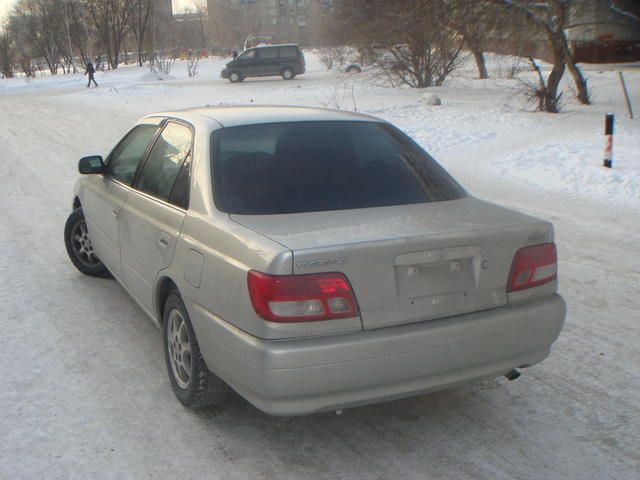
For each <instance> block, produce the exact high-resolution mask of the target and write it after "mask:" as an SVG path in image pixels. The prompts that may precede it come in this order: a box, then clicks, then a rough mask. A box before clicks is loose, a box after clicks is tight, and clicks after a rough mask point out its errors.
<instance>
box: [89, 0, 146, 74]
mask: <svg viewBox="0 0 640 480" xmlns="http://www.w3.org/2000/svg"><path fill="white" fill-rule="evenodd" d="M84 4H85V6H86V8H87V11H88V12H89V14H90V16H91V19H92V21H93V24H94V25H95V28H96V31H97V33H98V36H99V39H100V41H101V43H102V44H103V46H104V48H105V50H106V53H107V60H108V61H109V66H110V67H111V68H118V65H119V63H120V52H121V51H122V46H123V42H124V39H125V37H126V35H127V32H128V30H129V27H130V19H131V17H132V15H133V11H134V0H84Z"/></svg>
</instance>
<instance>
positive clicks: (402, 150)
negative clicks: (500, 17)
mask: <svg viewBox="0 0 640 480" xmlns="http://www.w3.org/2000/svg"><path fill="white" fill-rule="evenodd" d="M79 170H80V173H81V174H83V175H82V176H81V177H80V178H79V180H78V181H77V183H76V187H75V196H74V199H73V212H72V213H71V215H70V216H69V218H68V220H67V223H66V227H65V242H66V246H67V251H68V253H69V256H70V258H71V261H72V262H73V263H74V264H75V265H76V267H78V269H79V270H80V271H81V272H83V273H85V274H88V275H92V276H107V275H113V276H114V277H115V278H116V279H117V280H118V281H119V282H120V283H121V284H122V285H123V286H124V288H125V289H126V290H127V291H128V292H129V293H130V294H131V296H132V297H133V298H134V299H135V300H136V301H137V302H138V303H139V304H140V306H141V307H142V309H143V310H144V311H145V312H146V313H147V314H148V315H149V316H150V317H151V318H152V319H153V321H154V322H155V323H156V324H157V325H158V326H159V327H160V328H161V329H162V331H163V338H164V354H165V359H166V365H167V370H168V374H169V378H170V381H171V385H172V387H173V390H174V391H175V393H176V396H177V397H178V399H179V400H180V401H181V402H182V403H183V404H184V405H186V406H189V407H199V406H203V405H209V404H212V403H219V402H221V401H222V400H223V398H224V396H225V394H226V393H227V391H228V389H229V386H230V387H231V388H233V389H234V390H235V391H237V392H238V393H239V394H240V395H242V396H243V397H244V398H246V399H247V400H248V401H249V402H251V403H252V404H253V405H255V406H256V407H257V408H259V409H261V410H263V411H264V412H267V413H270V414H274V415H299V414H307V413H312V412H318V411H324V410H339V409H343V408H346V407H353V406H356V405H362V404H368V403H373V402H380V401H385V400H390V399H395V398H401V397H407V396H411V395H418V394H422V393H424V392H429V391H432V390H437V389H442V388H446V387H449V386H452V385H456V384H460V383H464V382H470V381H474V380H477V379H480V378H486V377H496V376H500V375H507V376H508V377H509V378H514V377H516V376H517V373H516V371H515V370H514V369H516V368H524V367H528V366H531V365H534V364H536V363H538V362H540V361H542V360H543V359H544V358H546V357H547V355H549V351H550V347H551V345H552V343H553V342H554V341H555V340H556V338H557V337H558V335H559V333H560V330H561V328H562V326H563V322H564V317H565V304H564V301H563V299H562V298H561V297H560V296H559V295H558V293H557V274H556V271H557V258H556V247H555V244H554V233H553V227H552V225H551V224H550V223H548V222H546V221H541V220H538V219H536V218H533V217H530V216H527V215H523V214H521V213H518V212H515V211H513V210H509V209H506V208H503V207H499V206H497V205H493V204H491V203H488V202H485V201H482V200H479V199H477V198H474V197H472V196H471V195H469V194H468V193H467V192H466V191H465V190H464V189H463V188H462V187H461V186H460V185H459V184H458V183H457V182H456V181H455V180H454V179H453V178H452V177H451V176H450V175H449V174H448V173H447V172H446V171H445V170H444V169H443V168H442V167H441V166H440V165H439V164H438V163H437V162H436V161H435V160H434V159H433V158H432V157H431V156H429V154H427V153H426V152H425V151H424V150H423V149H422V148H420V147H419V146H418V145H417V144H416V143H415V142H413V141H412V140H411V139H410V138H409V137H407V136H406V135H405V134H404V133H402V132H401V131H400V130H398V129H397V128H395V127H393V126H392V125H390V124H388V123H386V122H384V121H382V120H379V119H376V118H373V117H370V116H365V115H358V114H354V113H346V112H338V111H330V110H322V109H312V108H302V107H221V108H200V109H192V110H184V111H180V112H167V113H160V114H155V115H151V116H148V117H145V118H143V119H142V120H140V121H139V122H138V123H137V124H136V125H135V126H134V127H133V129H132V130H131V131H130V132H129V133H127V134H126V135H125V137H124V138H123V139H122V141H120V143H118V145H116V147H115V148H114V149H113V151H112V152H111V153H110V155H109V156H108V157H107V159H106V160H104V161H103V159H102V158H101V157H99V156H94V157H85V158H83V159H81V160H80V164H79Z"/></svg>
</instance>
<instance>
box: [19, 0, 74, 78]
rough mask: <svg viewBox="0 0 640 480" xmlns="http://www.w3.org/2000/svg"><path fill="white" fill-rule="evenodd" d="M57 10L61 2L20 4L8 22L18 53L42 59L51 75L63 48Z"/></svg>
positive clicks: (26, 0)
mask: <svg viewBox="0 0 640 480" xmlns="http://www.w3.org/2000/svg"><path fill="white" fill-rule="evenodd" d="M61 7H62V0H20V1H19V2H18V3H17V4H16V6H15V8H14V11H13V14H12V16H11V18H10V24H12V25H13V28H12V31H13V32H15V34H19V35H20V37H21V38H20V50H21V53H22V54H26V53H27V51H28V52H29V55H28V56H29V58H30V59H31V58H32V57H40V58H42V59H43V60H44V62H45V63H46V64H47V67H48V69H49V72H50V73H51V75H55V74H57V73H58V68H59V67H60V58H61V56H62V50H61V46H62V45H64V27H63V25H62V22H61V18H60V15H59V11H60V9H61Z"/></svg>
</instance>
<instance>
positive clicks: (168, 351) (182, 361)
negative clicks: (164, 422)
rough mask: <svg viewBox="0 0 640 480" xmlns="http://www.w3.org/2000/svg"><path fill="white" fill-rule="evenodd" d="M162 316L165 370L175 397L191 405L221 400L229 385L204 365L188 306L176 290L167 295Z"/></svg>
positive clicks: (217, 402)
mask: <svg viewBox="0 0 640 480" xmlns="http://www.w3.org/2000/svg"><path fill="white" fill-rule="evenodd" d="M162 320H163V322H162V330H163V333H164V335H163V337H164V355H165V360H166V364H167V372H168V373H169V380H170V381H171V387H172V388H173V391H174V393H175V394H176V397H177V398H178V400H180V402H181V403H182V404H183V405H184V406H186V407H190V408H199V407H206V406H209V405H218V404H220V403H222V402H223V401H224V399H225V398H226V397H227V395H228V394H229V390H230V389H229V386H228V385H227V384H226V383H224V382H223V381H222V380H221V379H220V378H218V377H217V376H216V375H214V374H213V373H211V372H210V371H209V369H208V368H207V365H206V364H205V362H204V359H203V358H202V355H201V353H200V348H199V346H198V341H197V340H196V334H195V332H194V330H193V327H192V325H191V320H190V319H189V314H188V313H187V309H186V307H185V305H184V302H183V301H182V298H181V297H180V294H179V293H178V292H177V291H175V290H174V291H173V292H171V293H170V294H169V296H168V297H167V300H166V302H165V304H164V312H163V319H162Z"/></svg>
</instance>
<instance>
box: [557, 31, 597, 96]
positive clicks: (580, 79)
mask: <svg viewBox="0 0 640 480" xmlns="http://www.w3.org/2000/svg"><path fill="white" fill-rule="evenodd" d="M562 37H563V44H564V45H563V51H564V62H565V63H566V64H567V68H568V69H569V72H571V76H572V77H573V82H574V83H575V84H576V90H577V91H578V101H579V102H580V103H581V104H583V105H590V104H591V101H590V99H589V89H588V87H587V80H586V78H584V76H583V75H582V72H581V71H580V69H579V68H578V66H577V65H576V63H575V61H574V59H573V55H572V54H571V50H569V45H568V44H567V38H566V37H565V36H564V35H563V36H562Z"/></svg>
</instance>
